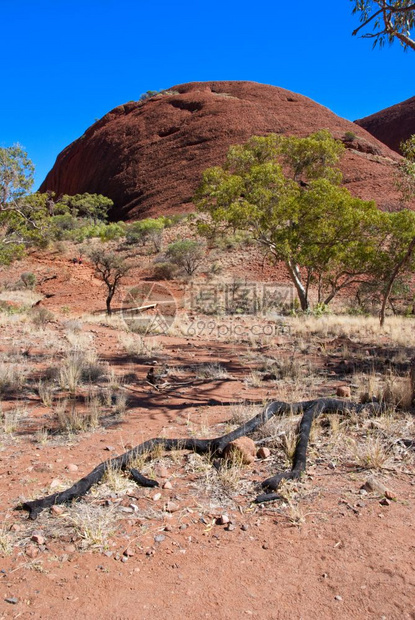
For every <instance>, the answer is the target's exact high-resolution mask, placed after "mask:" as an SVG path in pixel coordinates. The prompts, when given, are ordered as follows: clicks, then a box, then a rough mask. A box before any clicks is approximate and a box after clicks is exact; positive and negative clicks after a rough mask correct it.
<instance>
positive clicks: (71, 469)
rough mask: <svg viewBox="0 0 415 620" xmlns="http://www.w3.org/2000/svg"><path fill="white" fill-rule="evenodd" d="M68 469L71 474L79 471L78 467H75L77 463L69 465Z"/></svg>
mask: <svg viewBox="0 0 415 620" xmlns="http://www.w3.org/2000/svg"><path fill="white" fill-rule="evenodd" d="M66 469H67V470H68V471H70V472H76V471H78V465H75V463H69V465H67V467H66Z"/></svg>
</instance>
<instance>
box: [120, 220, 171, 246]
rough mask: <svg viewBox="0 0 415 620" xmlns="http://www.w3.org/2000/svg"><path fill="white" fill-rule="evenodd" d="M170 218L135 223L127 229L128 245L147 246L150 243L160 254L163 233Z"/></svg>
mask: <svg viewBox="0 0 415 620" xmlns="http://www.w3.org/2000/svg"><path fill="white" fill-rule="evenodd" d="M168 221H169V220H168V218H164V217H159V218H157V219H151V218H148V219H145V220H140V221H138V222H133V223H132V224H130V225H129V226H127V228H126V233H125V237H126V240H127V243H130V244H137V245H145V244H146V243H148V242H150V243H152V244H153V246H154V249H155V251H156V252H159V251H160V249H161V244H162V233H163V230H164V228H165V226H166V222H168Z"/></svg>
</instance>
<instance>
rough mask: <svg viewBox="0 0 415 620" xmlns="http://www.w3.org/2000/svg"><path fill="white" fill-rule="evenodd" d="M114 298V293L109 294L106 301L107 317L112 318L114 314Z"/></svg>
mask: <svg viewBox="0 0 415 620" xmlns="http://www.w3.org/2000/svg"><path fill="white" fill-rule="evenodd" d="M113 297H114V293H108V297H107V299H106V302H105V303H106V305H107V315H108V316H111V314H112V310H111V302H112V298H113Z"/></svg>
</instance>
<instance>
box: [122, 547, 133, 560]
mask: <svg viewBox="0 0 415 620" xmlns="http://www.w3.org/2000/svg"><path fill="white" fill-rule="evenodd" d="M122 553H123V555H124V556H126V557H127V558H132V557H133V555H135V551H134V550H133V549H131V547H127V548H126V549H124V551H123V552H122Z"/></svg>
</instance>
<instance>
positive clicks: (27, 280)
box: [20, 271, 36, 288]
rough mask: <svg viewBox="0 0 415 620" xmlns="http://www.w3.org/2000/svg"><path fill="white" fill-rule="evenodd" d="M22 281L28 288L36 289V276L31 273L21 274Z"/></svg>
mask: <svg viewBox="0 0 415 620" xmlns="http://www.w3.org/2000/svg"><path fill="white" fill-rule="evenodd" d="M20 279H21V281H22V282H23V284H24V286H25V287H26V288H34V286H35V284H36V276H35V274H34V273H32V272H31V271H24V272H23V273H22V274H20Z"/></svg>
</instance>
